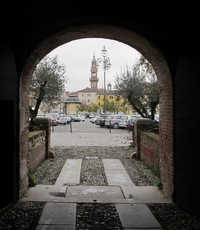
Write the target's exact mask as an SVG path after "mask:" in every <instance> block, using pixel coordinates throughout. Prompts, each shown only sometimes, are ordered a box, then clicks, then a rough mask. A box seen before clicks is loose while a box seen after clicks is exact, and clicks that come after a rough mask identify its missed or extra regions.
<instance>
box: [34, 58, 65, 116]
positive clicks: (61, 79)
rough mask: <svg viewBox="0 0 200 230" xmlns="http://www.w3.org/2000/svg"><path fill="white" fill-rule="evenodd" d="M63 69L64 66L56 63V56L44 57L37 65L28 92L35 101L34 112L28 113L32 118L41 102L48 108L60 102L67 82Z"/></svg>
mask: <svg viewBox="0 0 200 230" xmlns="http://www.w3.org/2000/svg"><path fill="white" fill-rule="evenodd" d="M65 68H66V67H65V65H64V64H62V65H60V64H59V63H58V59H57V56H55V57H49V56H45V57H44V58H43V59H42V60H41V61H40V62H39V64H38V65H37V67H36V69H35V71H34V73H33V75H32V78H31V81H30V92H31V93H32V96H33V98H34V99H35V101H36V104H35V106H34V107H35V110H36V111H30V112H31V117H32V118H34V117H36V115H37V110H38V109H39V106H40V104H41V102H42V101H44V102H45V103H46V104H48V105H49V106H51V105H53V104H54V103H56V102H57V101H60V95H61V92H62V91H63V90H64V86H65V83H66V82H67V78H66V76H65V73H66V69H65Z"/></svg>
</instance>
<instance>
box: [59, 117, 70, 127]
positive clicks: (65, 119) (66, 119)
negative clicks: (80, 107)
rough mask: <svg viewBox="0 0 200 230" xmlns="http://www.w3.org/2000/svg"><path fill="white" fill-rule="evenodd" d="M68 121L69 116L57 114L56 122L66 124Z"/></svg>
mask: <svg viewBox="0 0 200 230" xmlns="http://www.w3.org/2000/svg"><path fill="white" fill-rule="evenodd" d="M70 122H71V117H68V116H66V115H62V116H59V119H58V124H62V125H66V124H70Z"/></svg>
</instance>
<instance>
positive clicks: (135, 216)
mask: <svg viewBox="0 0 200 230" xmlns="http://www.w3.org/2000/svg"><path fill="white" fill-rule="evenodd" d="M115 206H116V208H117V212H118V214H119V217H120V220H121V222H122V225H123V228H124V229H152V228H155V229H158V228H159V229H161V226H160V224H159V222H158V221H157V220H156V218H155V217H154V215H153V214H152V213H151V211H150V210H149V208H148V207H147V206H146V205H145V204H115Z"/></svg>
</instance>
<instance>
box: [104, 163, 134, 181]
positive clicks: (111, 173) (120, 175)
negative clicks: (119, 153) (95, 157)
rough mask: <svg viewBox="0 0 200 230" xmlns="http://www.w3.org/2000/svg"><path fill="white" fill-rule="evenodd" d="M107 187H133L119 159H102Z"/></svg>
mask: <svg viewBox="0 0 200 230" xmlns="http://www.w3.org/2000/svg"><path fill="white" fill-rule="evenodd" d="M102 161H103V165H104V169H105V170H104V171H105V174H106V178H107V181H108V184H109V185H113V186H135V184H134V183H133V181H132V180H131V178H130V176H129V175H128V173H127V171H126V169H125V168H124V166H123V164H122V163H121V161H120V160H119V159H102Z"/></svg>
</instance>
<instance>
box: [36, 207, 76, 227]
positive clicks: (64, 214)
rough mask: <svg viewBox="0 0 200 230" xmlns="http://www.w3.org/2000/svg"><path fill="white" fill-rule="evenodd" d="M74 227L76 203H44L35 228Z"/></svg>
mask: <svg viewBox="0 0 200 230" xmlns="http://www.w3.org/2000/svg"><path fill="white" fill-rule="evenodd" d="M55 225H58V226H59V227H60V229H75V226H76V204H71V203H46V204H45V206H44V209H43V212H42V215H41V217H40V220H39V222H38V226H37V229H36V230H41V229H48V228H49V229H50V228H52V229H57V228H56V227H55Z"/></svg>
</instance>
